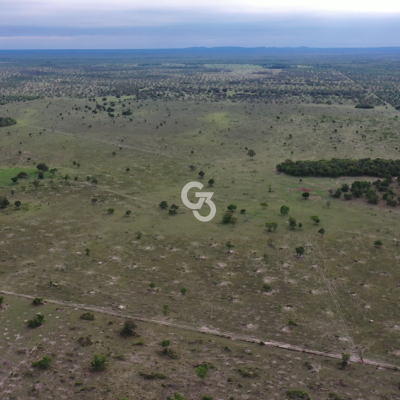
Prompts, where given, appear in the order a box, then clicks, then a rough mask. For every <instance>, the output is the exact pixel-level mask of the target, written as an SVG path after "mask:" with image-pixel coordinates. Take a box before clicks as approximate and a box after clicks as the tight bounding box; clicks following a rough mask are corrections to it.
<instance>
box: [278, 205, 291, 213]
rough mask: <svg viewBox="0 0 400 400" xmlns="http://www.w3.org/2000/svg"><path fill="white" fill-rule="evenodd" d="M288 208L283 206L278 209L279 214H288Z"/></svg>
mask: <svg viewBox="0 0 400 400" xmlns="http://www.w3.org/2000/svg"><path fill="white" fill-rule="evenodd" d="M289 211H290V208H289V207H288V206H285V205H283V206H282V207H281V209H280V213H281V214H282V215H287V214H289Z"/></svg>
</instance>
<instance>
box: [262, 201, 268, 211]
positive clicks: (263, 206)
mask: <svg viewBox="0 0 400 400" xmlns="http://www.w3.org/2000/svg"><path fill="white" fill-rule="evenodd" d="M260 206H261V207H262V208H263V210H265V209H266V208H267V207H268V203H267V202H266V201H263V202H262V203H260Z"/></svg>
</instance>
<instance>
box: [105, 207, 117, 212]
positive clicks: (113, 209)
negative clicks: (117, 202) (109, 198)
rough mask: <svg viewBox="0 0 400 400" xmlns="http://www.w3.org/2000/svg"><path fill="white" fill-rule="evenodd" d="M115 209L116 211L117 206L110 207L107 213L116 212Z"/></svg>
mask: <svg viewBox="0 0 400 400" xmlns="http://www.w3.org/2000/svg"><path fill="white" fill-rule="evenodd" d="M114 211H115V208H112V207H111V208H109V209H108V210H107V214H114Z"/></svg>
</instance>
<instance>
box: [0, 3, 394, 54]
mask: <svg viewBox="0 0 400 400" xmlns="http://www.w3.org/2000/svg"><path fill="white" fill-rule="evenodd" d="M195 46H206V47H215V46H243V47H259V46H266V47H298V46H310V47H382V46H400V1H394V0H380V1H371V0H363V1H362V0H355V1H354V0H347V1H345V0H335V1H331V2H326V1H324V0H318V1H316V0H276V1H270V0H198V1H193V0H185V1H184V0H151V1H144V0H141V1H138V0H0V49H146V48H153V49H154V48H156V49H161V48H182V47H195Z"/></svg>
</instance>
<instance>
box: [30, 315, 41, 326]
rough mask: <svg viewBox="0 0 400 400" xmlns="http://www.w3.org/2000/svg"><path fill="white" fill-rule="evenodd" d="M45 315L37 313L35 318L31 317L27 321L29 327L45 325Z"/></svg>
mask: <svg viewBox="0 0 400 400" xmlns="http://www.w3.org/2000/svg"><path fill="white" fill-rule="evenodd" d="M43 322H44V315H43V314H36V315H35V317H34V318H32V319H29V320H28V322H27V325H28V328H37V327H38V326H41V325H43Z"/></svg>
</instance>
